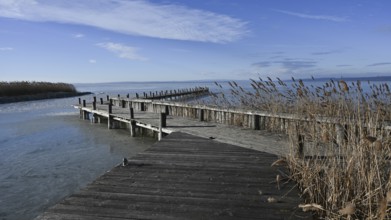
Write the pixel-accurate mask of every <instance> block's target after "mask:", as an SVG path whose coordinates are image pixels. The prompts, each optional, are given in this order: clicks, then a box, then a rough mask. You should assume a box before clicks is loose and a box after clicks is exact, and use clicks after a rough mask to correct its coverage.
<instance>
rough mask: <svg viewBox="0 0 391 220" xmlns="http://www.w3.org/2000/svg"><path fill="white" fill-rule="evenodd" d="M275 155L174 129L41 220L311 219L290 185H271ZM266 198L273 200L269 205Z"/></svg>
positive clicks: (275, 172) (278, 172)
mask: <svg viewBox="0 0 391 220" xmlns="http://www.w3.org/2000/svg"><path fill="white" fill-rule="evenodd" d="M276 159H277V156H275V155H271V154H268V153H264V152H259V151H255V150H251V149H247V148H242V147H237V146H234V145H230V144H223V143H219V142H217V141H214V140H210V139H207V138H201V137H196V136H193V135H189V134H185V133H180V132H174V133H171V134H170V135H168V136H167V137H165V138H163V139H162V141H160V142H158V143H156V144H154V145H153V146H152V147H151V148H149V149H148V150H146V151H145V152H143V153H140V154H138V155H137V156H135V157H133V158H130V159H129V163H128V165H126V166H122V165H119V166H117V167H115V168H113V169H112V170H110V171H109V172H107V173H106V174H104V175H103V176H101V177H99V178H98V179H96V180H95V181H94V182H93V183H91V184H89V185H88V186H87V187H86V188H84V189H82V190H81V191H79V192H78V193H75V194H73V195H71V196H69V197H68V198H65V199H64V200H63V201H61V202H60V203H58V204H57V205H55V206H53V207H51V208H49V209H48V210H47V211H46V212H45V213H43V214H42V215H41V216H39V217H37V220H44V219H311V215H310V214H308V213H303V212H301V211H300V210H299V209H298V205H299V203H300V202H301V201H300V198H299V196H298V191H297V188H296V186H295V184H294V183H292V182H286V181H285V180H283V181H281V182H280V183H277V182H276V181H275V180H276V176H277V175H280V176H282V177H284V175H285V173H286V170H285V169H284V168H283V167H271V166H270V165H271V164H272V163H273V162H274V161H275V160H276ZM269 198H274V199H276V201H277V202H274V203H270V202H268V199H269Z"/></svg>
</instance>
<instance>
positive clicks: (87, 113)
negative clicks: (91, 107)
mask: <svg viewBox="0 0 391 220" xmlns="http://www.w3.org/2000/svg"><path fill="white" fill-rule="evenodd" d="M84 120H90V113H89V112H87V111H84Z"/></svg>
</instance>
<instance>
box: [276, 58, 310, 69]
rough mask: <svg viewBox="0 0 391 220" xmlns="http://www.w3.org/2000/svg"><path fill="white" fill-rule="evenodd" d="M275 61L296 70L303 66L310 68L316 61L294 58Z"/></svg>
mask: <svg viewBox="0 0 391 220" xmlns="http://www.w3.org/2000/svg"><path fill="white" fill-rule="evenodd" d="M275 63H279V64H281V65H282V66H283V67H284V68H286V69H289V70H298V69H303V68H312V67H316V64H317V62H316V61H311V60H294V59H285V60H282V61H276V62H275Z"/></svg>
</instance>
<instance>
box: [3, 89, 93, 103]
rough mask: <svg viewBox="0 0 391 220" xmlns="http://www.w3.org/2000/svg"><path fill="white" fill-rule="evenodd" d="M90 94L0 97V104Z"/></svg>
mask: <svg viewBox="0 0 391 220" xmlns="http://www.w3.org/2000/svg"><path fill="white" fill-rule="evenodd" d="M89 94H92V93H91V92H76V93H75V92H48V93H40V94H34V95H20V96H9V97H0V104H7V103H14V102H25V101H36V100H43V99H58V98H70V97H76V96H83V95H89Z"/></svg>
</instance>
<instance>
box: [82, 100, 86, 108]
mask: <svg viewBox="0 0 391 220" xmlns="http://www.w3.org/2000/svg"><path fill="white" fill-rule="evenodd" d="M83 107H86V100H85V99H83Z"/></svg>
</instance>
